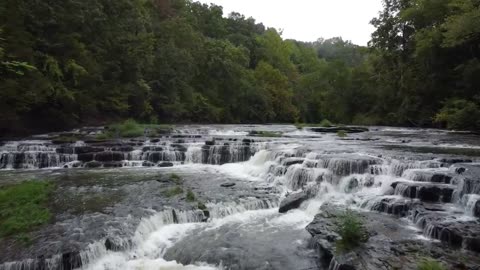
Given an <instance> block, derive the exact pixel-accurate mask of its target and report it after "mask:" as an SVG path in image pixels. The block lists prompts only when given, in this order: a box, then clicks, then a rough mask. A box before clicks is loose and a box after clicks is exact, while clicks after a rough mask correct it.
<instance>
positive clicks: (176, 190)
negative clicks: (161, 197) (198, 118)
mask: <svg viewBox="0 0 480 270" xmlns="http://www.w3.org/2000/svg"><path fill="white" fill-rule="evenodd" d="M182 193H183V189H182V188H181V187H174V188H171V189H169V190H167V191H166V192H165V196H167V197H175V196H177V195H180V194H182Z"/></svg>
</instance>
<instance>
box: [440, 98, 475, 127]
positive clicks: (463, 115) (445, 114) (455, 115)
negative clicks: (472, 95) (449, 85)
mask: <svg viewBox="0 0 480 270" xmlns="http://www.w3.org/2000/svg"><path fill="white" fill-rule="evenodd" d="M434 121H435V122H436V123H440V124H442V125H445V126H446V127H447V128H449V129H465V130H480V107H479V106H478V105H477V104H475V103H474V102H472V101H468V100H464V99H454V100H449V101H447V102H446V103H445V106H444V107H443V108H442V109H441V110H440V112H439V113H437V115H436V116H435V119H434Z"/></svg>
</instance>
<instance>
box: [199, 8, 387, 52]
mask: <svg viewBox="0 0 480 270" xmlns="http://www.w3.org/2000/svg"><path fill="white" fill-rule="evenodd" d="M200 2H202V3H215V4H217V5H219V6H223V12H224V14H229V13H230V12H232V11H236V12H239V13H242V14H244V15H245V16H246V17H250V16H251V17H253V18H255V19H256V20H257V22H262V23H263V24H265V26H269V27H274V28H277V29H283V38H286V39H288V38H293V39H297V40H301V41H314V40H317V38H319V37H323V38H331V37H336V36H341V37H343V38H344V39H346V40H351V41H352V42H353V43H355V44H359V45H366V44H367V42H368V41H369V40H370V35H371V33H372V32H373V30H374V28H373V27H372V26H371V25H370V24H369V22H370V20H371V19H372V18H373V17H376V16H377V14H378V12H379V11H380V10H381V9H382V4H381V2H382V1H381V0H200Z"/></svg>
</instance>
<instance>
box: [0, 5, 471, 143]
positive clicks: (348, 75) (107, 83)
mask: <svg viewBox="0 0 480 270" xmlns="http://www.w3.org/2000/svg"><path fill="white" fill-rule="evenodd" d="M383 2H384V3H383V4H384V10H383V11H381V12H380V13H379V16H378V17H377V18H373V19H372V24H373V25H374V26H375V27H376V31H375V32H374V33H373V34H372V40H371V41H370V43H369V46H368V47H361V46H357V45H354V44H352V43H351V42H348V41H344V40H342V38H333V39H326V40H325V39H319V40H318V41H317V42H313V43H304V42H297V41H294V40H283V39H282V37H281V33H279V32H278V31H277V30H275V29H272V28H267V27H265V26H264V25H262V24H259V23H256V22H255V20H254V19H253V18H246V17H244V16H243V15H241V14H238V13H232V14H229V15H228V16H225V14H223V11H222V8H221V7H219V6H215V5H204V4H200V3H198V2H191V1H188V0H2V1H1V3H0V31H1V32H0V76H1V81H0V132H1V134H3V135H5V134H14V133H17V134H18V133H22V132H33V131H44V130H54V129H68V128H71V127H75V126H79V125H95V124H102V123H107V122H112V121H119V120H121V119H126V118H134V119H137V120H138V121H140V122H145V123H157V122H161V123H176V122H181V123H190V122H195V123H271V122H280V123H286V122H291V123H293V122H305V123H315V122H320V121H322V120H324V119H329V120H330V121H332V122H337V123H344V124H366V125H371V124H381V125H405V126H436V127H448V128H455V129H471V130H475V129H477V130H478V129H480V106H479V105H480V60H479V57H480V2H479V1H477V0H383ZM272 10H273V9H272ZM299 10H301V9H300V8H299ZM346 19H347V18H346Z"/></svg>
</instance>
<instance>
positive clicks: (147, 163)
mask: <svg viewBox="0 0 480 270" xmlns="http://www.w3.org/2000/svg"><path fill="white" fill-rule="evenodd" d="M142 166H143V167H153V166H155V164H154V163H153V162H150V161H144V162H143V163H142Z"/></svg>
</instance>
